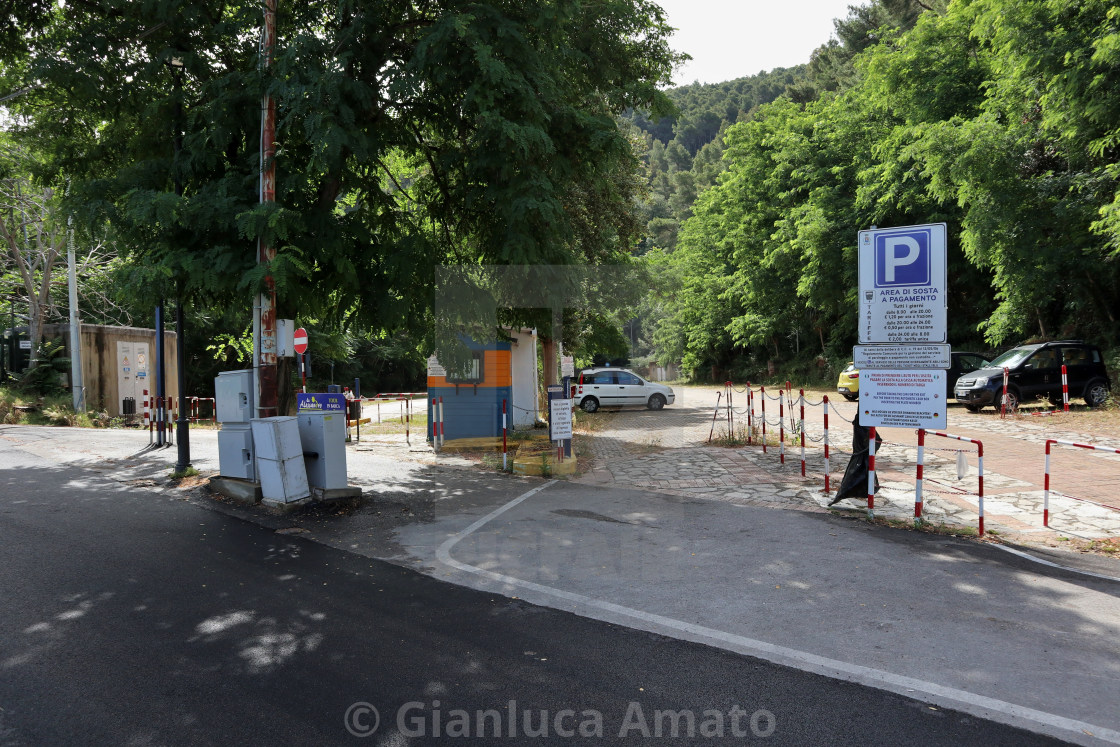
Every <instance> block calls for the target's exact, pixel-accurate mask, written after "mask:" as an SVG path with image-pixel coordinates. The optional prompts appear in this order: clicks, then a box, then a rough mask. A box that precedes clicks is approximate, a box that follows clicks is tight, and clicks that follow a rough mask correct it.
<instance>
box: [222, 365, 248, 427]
mask: <svg viewBox="0 0 1120 747" xmlns="http://www.w3.org/2000/svg"><path fill="white" fill-rule="evenodd" d="M214 399H215V412H216V414H217V418H218V422H219V423H245V424H246V425H247V424H248V423H249V421H250V420H252V418H253V370H252V369H247V370H245V371H222V372H221V373H220V374H218V376H217V378H215V379H214Z"/></svg>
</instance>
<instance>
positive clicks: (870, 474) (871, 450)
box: [867, 426, 875, 518]
mask: <svg viewBox="0 0 1120 747" xmlns="http://www.w3.org/2000/svg"><path fill="white" fill-rule="evenodd" d="M867 434H868V438H869V440H868V442H867V516H868V518H874V517H875V426H871V427H870V428H868V429H867Z"/></svg>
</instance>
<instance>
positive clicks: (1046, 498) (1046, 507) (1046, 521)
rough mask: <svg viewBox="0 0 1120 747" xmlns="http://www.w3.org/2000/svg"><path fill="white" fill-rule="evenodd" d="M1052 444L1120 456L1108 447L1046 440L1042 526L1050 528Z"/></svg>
mask: <svg viewBox="0 0 1120 747" xmlns="http://www.w3.org/2000/svg"><path fill="white" fill-rule="evenodd" d="M1050 444H1062V445H1064V446H1075V447H1077V448H1078V449H1089V450H1090V451H1106V452H1108V453H1110V454H1120V449H1110V448H1108V447H1106V446H1094V445H1092V444H1079V443H1077V442H1076V441H1063V440H1061V439H1059V438H1048V439H1046V476H1045V477H1044V478H1043V481H1042V526H1044V527H1049V526H1050ZM1079 500H1080V499H1079ZM1084 502H1085V503H1092V504H1093V505H1095V506H1101V507H1102V508H1111V509H1113V510H1116V507H1115V506H1108V505H1105V504H1103V503H1095V502H1094V501H1084Z"/></svg>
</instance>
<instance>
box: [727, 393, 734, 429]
mask: <svg viewBox="0 0 1120 747" xmlns="http://www.w3.org/2000/svg"><path fill="white" fill-rule="evenodd" d="M734 390H735V385H734V384H732V383H731V382H730V381H729V382H727V441H728V443H732V442H734V441H735V410H733V409H732V408H731V399H732V397H731V393H732V392H733V391H734Z"/></svg>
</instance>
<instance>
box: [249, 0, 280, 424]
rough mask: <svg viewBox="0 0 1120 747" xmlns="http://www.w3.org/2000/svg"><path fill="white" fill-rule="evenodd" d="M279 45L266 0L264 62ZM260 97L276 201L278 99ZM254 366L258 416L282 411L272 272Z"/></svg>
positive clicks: (267, 175)
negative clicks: (278, 383) (277, 369)
mask: <svg viewBox="0 0 1120 747" xmlns="http://www.w3.org/2000/svg"><path fill="white" fill-rule="evenodd" d="M275 47H276V0H265V3H264V29H263V30H262V32H261V65H262V67H263V68H264V69H265V70H267V69H268V68H269V67H271V65H272V53H273V50H274V49H275ZM268 85H269V83H268V81H267V80H266V81H265V90H264V94H263V98H262V100H261V156H260V158H261V165H260V169H261V171H260V201H261V204H262V205H265V204H269V203H272V202H275V201H276V163H275V160H276V159H275V157H276V101H275V100H274V99H273V98H272V95H271V93H270V92H269V90H268ZM275 258H276V247H274V246H272V244H271V242H270V241H269V239H268V238H267V237H266V236H264V235H263V234H262V235H261V236H259V237H258V238H257V263H258V264H264V265H267V264H269V263H271V262H272V260H274V259H275ZM253 311H254V314H253V317H254V318H253V322H254V324H253V326H254V328H255V329H254V332H255V333H256V334H255V335H254V339H253V367H254V368H255V369H256V385H257V404H256V407H257V417H260V418H267V417H272V416H275V415H279V414H280V412H279V409H278V407H277V403H278V401H279V396H278V392H277V382H278V377H277V374H276V285H275V284H274V282H273V279H272V275H271V274H269V275H268V276H266V277H265V289H264V292H263V293H261V294H260V297H259V298H258V299H257V303H256V304H255V305H254V309H253Z"/></svg>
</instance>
